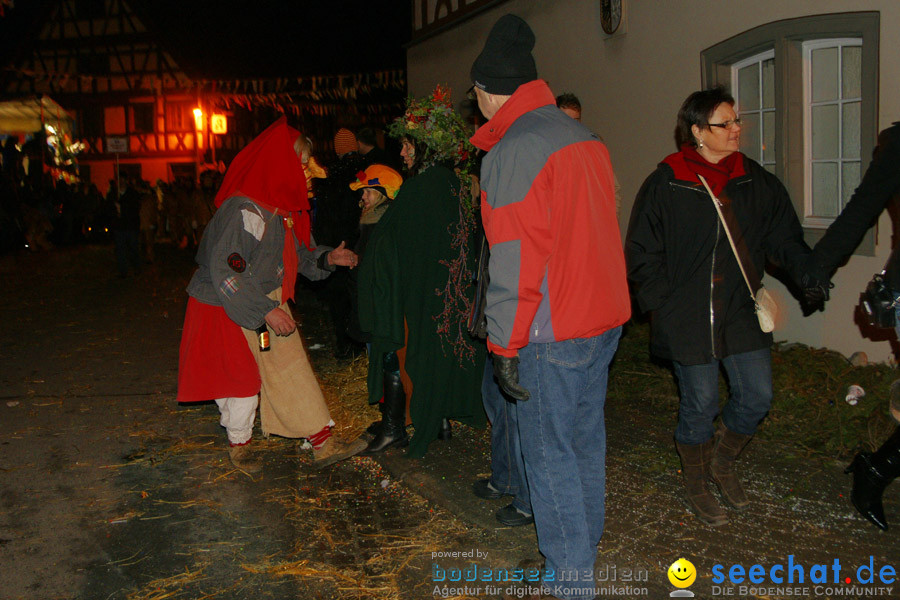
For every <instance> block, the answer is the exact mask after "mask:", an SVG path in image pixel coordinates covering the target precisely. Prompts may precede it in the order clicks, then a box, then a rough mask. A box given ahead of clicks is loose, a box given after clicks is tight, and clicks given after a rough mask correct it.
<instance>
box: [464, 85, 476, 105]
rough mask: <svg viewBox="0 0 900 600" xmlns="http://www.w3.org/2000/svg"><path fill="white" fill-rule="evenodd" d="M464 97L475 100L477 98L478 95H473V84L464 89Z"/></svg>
mask: <svg viewBox="0 0 900 600" xmlns="http://www.w3.org/2000/svg"><path fill="white" fill-rule="evenodd" d="M466 98H467V99H469V100H471V101H472V102H475V101H477V100H478V96H476V95H475V86H474V85H473V86H472V87H470V88H469V89H468V90H466Z"/></svg>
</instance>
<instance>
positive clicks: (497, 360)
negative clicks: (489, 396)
mask: <svg viewBox="0 0 900 600" xmlns="http://www.w3.org/2000/svg"><path fill="white" fill-rule="evenodd" d="M492 360H493V362H494V375H495V376H496V377H497V382H498V383H499V384H500V389H501V390H503V391H504V392H506V393H507V394H508V395H509V397H510V398H512V399H513V400H517V401H519V402H525V401H526V400H528V399H529V398H531V393H530V392H529V391H528V390H526V389H525V388H523V387H522V386H521V385H519V357H518V356H500V355H499V354H494V355H492Z"/></svg>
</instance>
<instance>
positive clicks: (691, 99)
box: [675, 85, 734, 148]
mask: <svg viewBox="0 0 900 600" xmlns="http://www.w3.org/2000/svg"><path fill="white" fill-rule="evenodd" d="M723 102H725V103H726V104H730V105H731V106H734V97H733V96H732V95H731V94H730V93H728V91H727V90H726V89H725V87H724V86H721V85H720V86H717V87H714V88H710V89H708V90H700V91H698V92H694V93H693V94H691V95H690V96H688V97H687V99H686V100H685V101H684V103H683V104H682V105H681V109H679V111H678V120H677V122H676V125H675V143H676V144H677V145H678V147H679V148H681V147H682V146H683V145H685V144H688V145H689V146H693V147H694V148H696V147H697V140H696V139H694V133H693V132H692V131H691V127H693V126H694V125H696V126H697V127H699V128H700V129H703V128H705V127H709V118H710V117H711V116H712V114H713V113H714V112H716V107H717V106H719V105H720V104H722V103H723Z"/></svg>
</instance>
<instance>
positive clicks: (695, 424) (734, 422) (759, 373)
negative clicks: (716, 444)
mask: <svg viewBox="0 0 900 600" xmlns="http://www.w3.org/2000/svg"><path fill="white" fill-rule="evenodd" d="M672 366H673V368H674V370H675V378H676V379H677V380H678V391H679V393H680V395H681V403H680V405H679V408H678V427H677V428H676V429H675V441H677V442H678V443H680V444H691V445H693V444H702V443H703V442H705V441H707V440H708V439H710V438H712V436H713V433H714V428H713V421H715V419H716V416H717V415H718V414H719V368H720V367H723V368H724V369H725V375H726V376H727V378H728V403H727V404H726V405H725V408H724V409H722V422H723V423H724V424H725V426H726V427H727V428H728V429H730V430H732V431H734V432H735V433H741V434H744V435H753V434H754V433H755V432H756V426H757V425H759V422H760V421H762V419H763V417H765V416H766V413H767V412H769V408H770V407H771V406H772V353H771V351H770V350H769V349H768V348H763V349H762V350H754V351H752V352H743V353H741V354H732V355H731V356H726V357H725V358H723V359H722V360H714V361H712V362H711V363H707V364H703V365H682V364H681V363H678V362H674V361H673V363H672Z"/></svg>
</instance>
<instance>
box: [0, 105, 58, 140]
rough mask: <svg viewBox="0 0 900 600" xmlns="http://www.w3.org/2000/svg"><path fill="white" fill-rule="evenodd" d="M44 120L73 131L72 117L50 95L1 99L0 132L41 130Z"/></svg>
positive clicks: (15, 132) (17, 132)
mask: <svg viewBox="0 0 900 600" xmlns="http://www.w3.org/2000/svg"><path fill="white" fill-rule="evenodd" d="M42 114H43V122H44V123H47V124H49V125H52V126H53V127H55V128H57V129H62V130H63V131H71V128H72V117H71V116H70V115H69V113H67V112H66V111H65V110H64V109H63V108H62V107H61V106H60V105H59V104H57V103H56V102H55V101H54V100H53V99H52V98H50V97H49V96H41V97H37V96H31V97H28V98H18V99H14V100H0V134H27V133H34V132H35V131H40V130H41V115H42Z"/></svg>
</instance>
